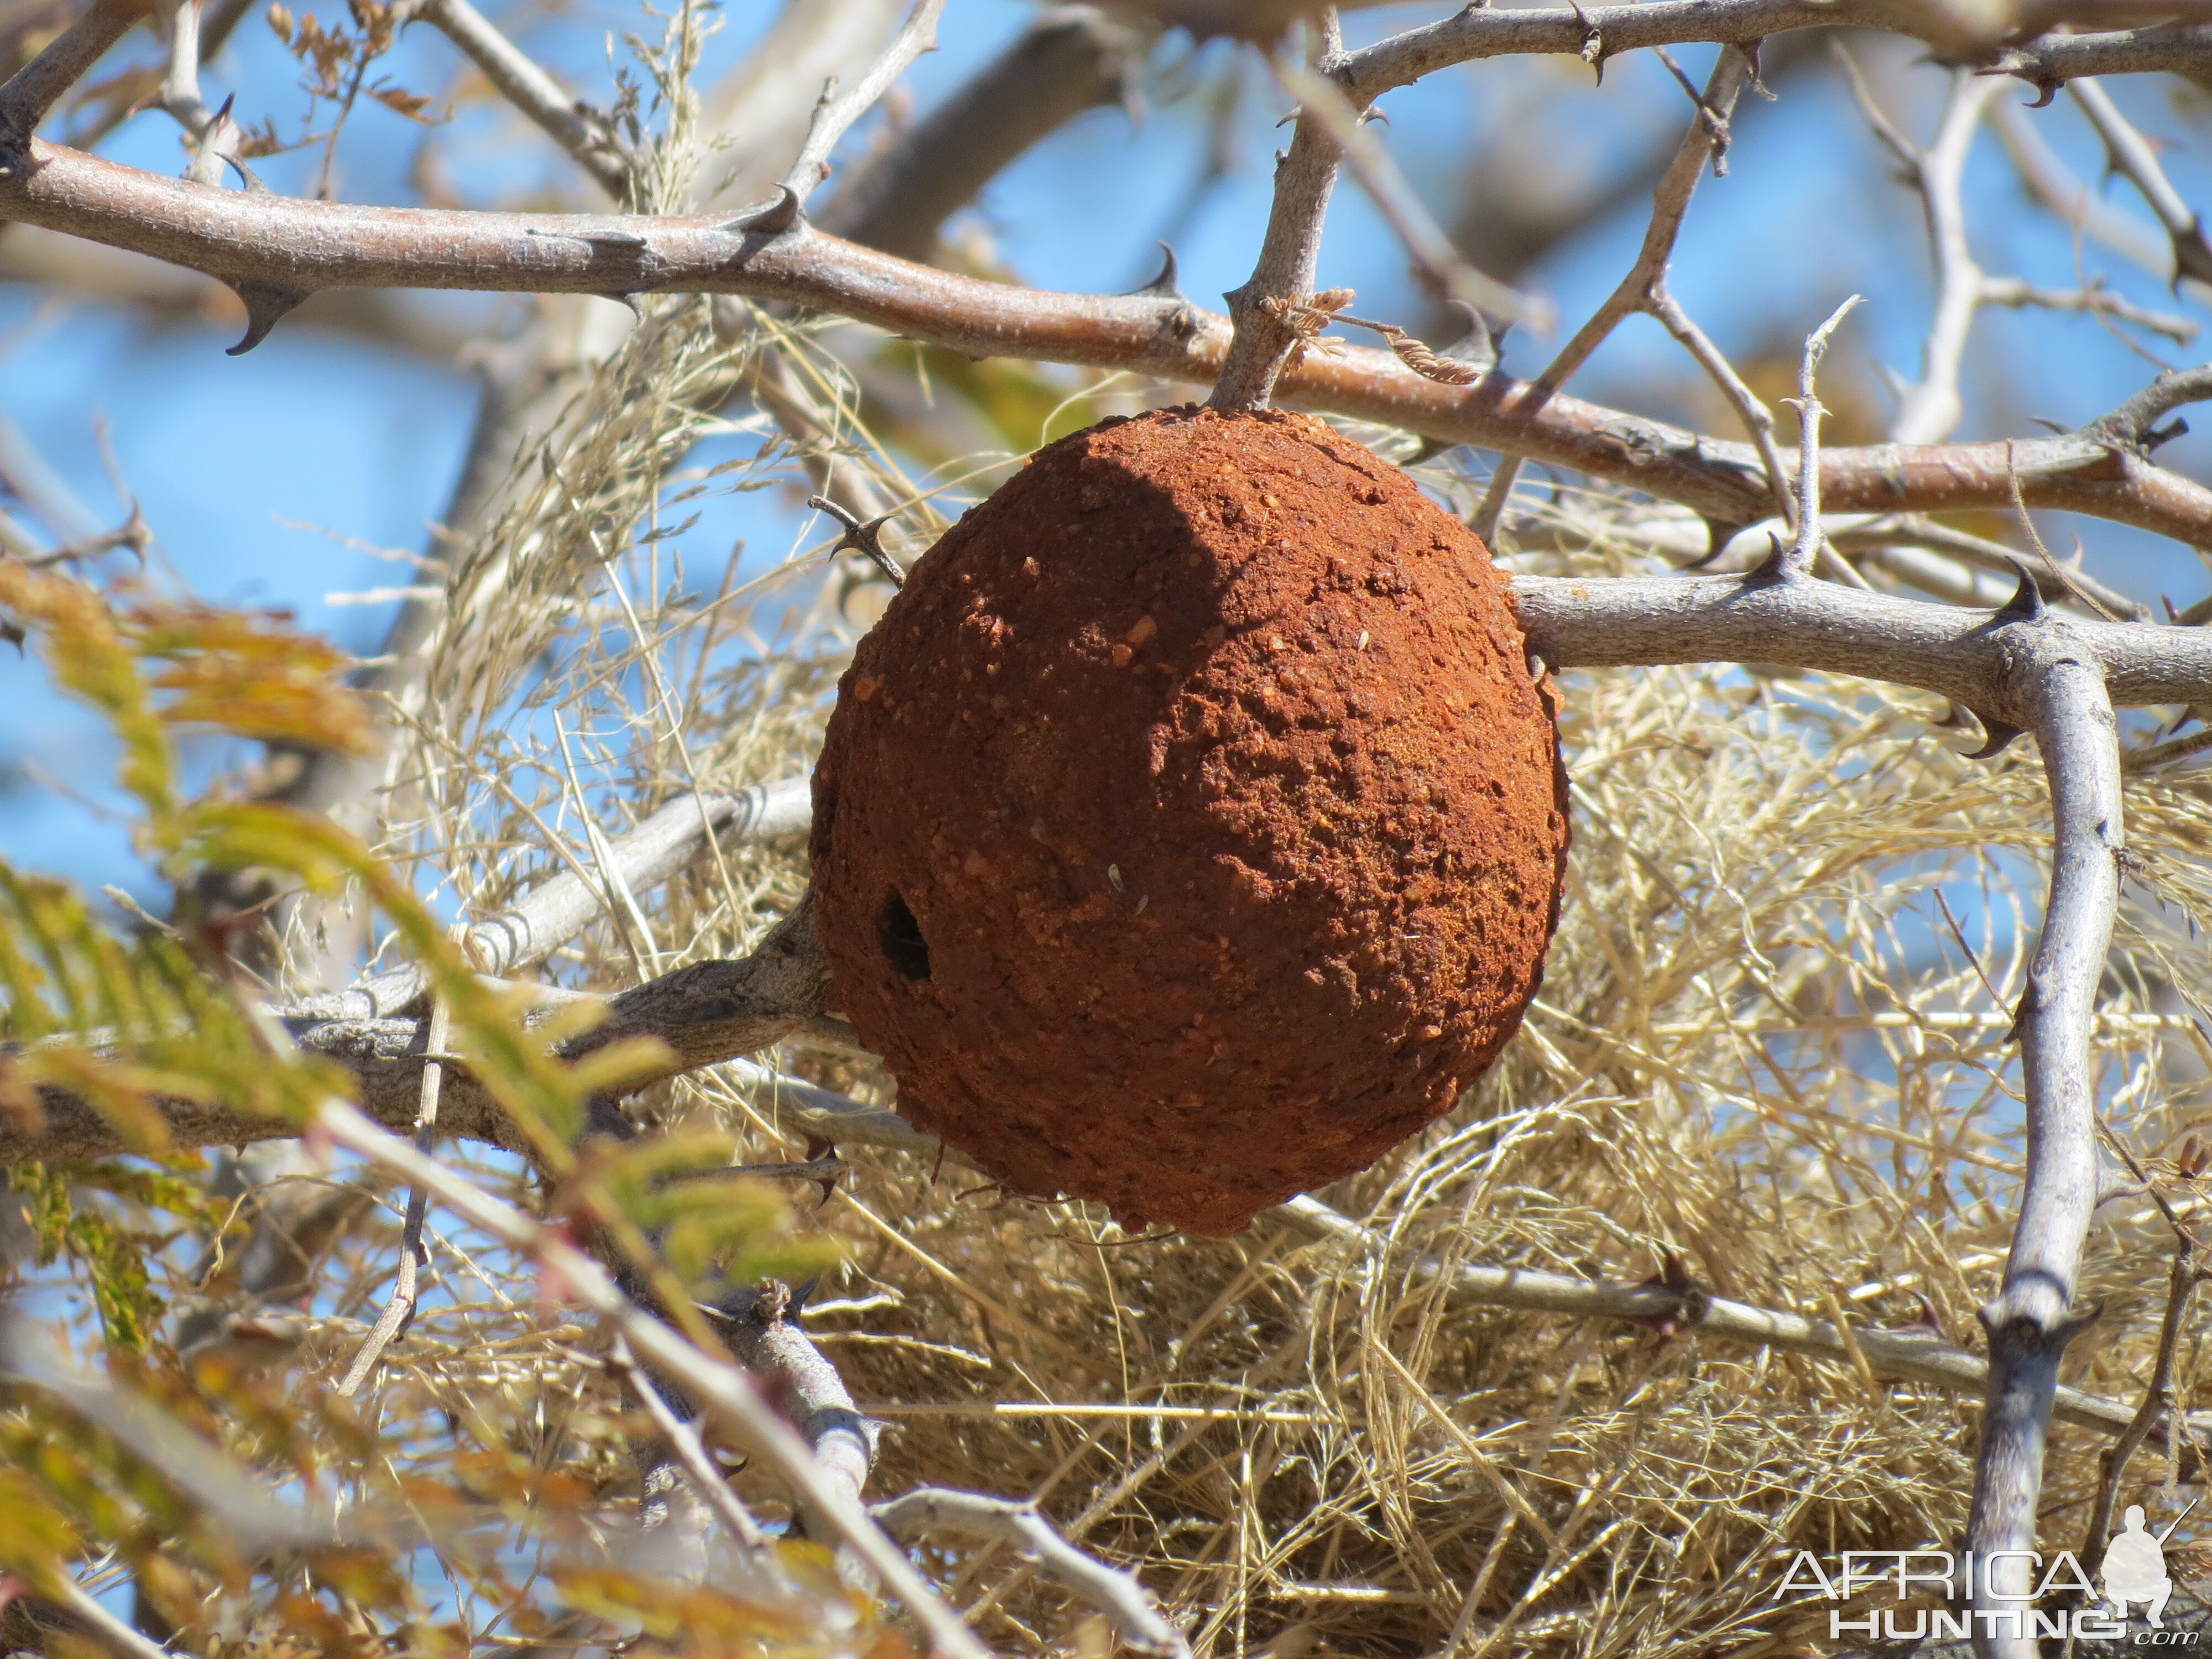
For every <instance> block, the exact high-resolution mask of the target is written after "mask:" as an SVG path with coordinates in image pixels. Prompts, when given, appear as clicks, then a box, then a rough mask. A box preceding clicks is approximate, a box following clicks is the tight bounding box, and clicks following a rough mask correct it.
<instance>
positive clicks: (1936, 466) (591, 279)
mask: <svg viewBox="0 0 2212 1659" xmlns="http://www.w3.org/2000/svg"><path fill="white" fill-rule="evenodd" d="M1292 154H1293V160H1294V161H1295V159H1296V154H1297V152H1296V149H1295V146H1294V148H1293V152H1292ZM0 216H6V217H10V218H16V219H21V220H25V221H27V222H33V223H40V224H46V225H48V226H49V227H50V228H55V229H60V230H65V231H67V232H69V233H70V234H76V235H82V236H86V237H88V238H89V239H91V240H96V241H105V242H107V243H109V244H110V245H112V246H120V247H127V248H132V249H135V250H137V251H138V252H146V253H150V254H153V255H155V257H157V258H166V259H168V260H169V261H171V262H172V263H173V264H183V265H187V266H190V267H191V268H192V269H195V270H204V271H207V272H208V273H209V274H210V275H213V276H219V277H221V278H222V280H224V281H226V282H228V283H231V284H232V285H233V286H234V287H240V286H243V287H246V288H249V289H252V288H256V287H267V288H272V289H281V290H286V291H289V292H293V293H301V292H305V291H307V290H308V289H322V288H341V287H422V288H458V289H497V290H503V291H523V292H540V293H547V292H550V293H617V292H640V291H660V292H708V293H732V294H749V295H752V296H754V297H756V298H760V299H776V300H788V301H793V302H796V303H799V304H801V305H806V306H811V307H815V308H817V309H820V310H825V311H833V312H837V313H842V314H843V315H846V316H848V317H852V318H854V319H855V320H858V321H861V322H866V323H872V324H874V325H878V326H880V327H884V328H887V329H890V330H891V331H894V332H897V333H901V334H904V335H907V336H909V337H914V338H918V339H923V340H927V341H931V342H933V343H939V344H942V345H947V346H950V347H951V348H953V349H956V350H959V351H963V352H966V353H968V354H969V355H970V356H1021V357H1026V358H1030V359H1035V360H1038V361H1044V362H1071V363H1082V364H1088V365H1091V366H1093V367H1097V368H1123V369H1130V370H1134V371H1136V372H1139V373H1143V374H1155V375H1158V376H1160V377H1161V378H1163V379H1167V380H1185V381H1194V382H1199V383H1201V384H1203V383H1206V382H1208V381H1212V380H1214V378H1215V375H1216V372H1217V370H1218V368H1219V366H1220V365H1221V363H1222V362H1223V356H1224V347H1225V343H1226V340H1225V333H1226V331H1225V327H1224V325H1223V322H1222V319H1220V318H1219V317H1218V316H1215V315H1212V314H1209V313H1205V312H1202V311H1200V310H1199V309H1198V308H1197V307H1194V306H1192V305H1190V304H1189V303H1188V301H1182V300H1179V299H1174V298H1155V297H1152V296H1146V295H1130V296H1121V297H1115V296H1099V295H1073V294H1057V293H1050V292H1047V291H1042V290H1037V289H1020V288H1014V287H1011V286H1009V285H1007V284H1005V283H987V282H982V281H979V280H976V279H975V278H972V277H966V276H957V275H955V274H953V273H951V272H949V271H943V270H934V269H932V268H930V267H927V266H921V265H916V264H910V263H909V262H908V261H905V260H901V259H894V258H890V257H888V256H886V255H884V254H881V253H877V252H872V251H871V250H868V249H865V248H859V247H855V246H853V245H852V244H850V243H848V242H843V241H841V240H838V239H836V238H835V237H831V236H828V235H825V234H823V233H822V232H820V231H817V230H815V229H813V228H811V227H809V226H807V225H805V223H804V222H800V223H799V224H797V225H794V226H793V227H792V228H790V229H788V230H786V231H782V232H781V233H775V232H769V231H761V230H750V229H749V228H747V222H746V221H745V220H744V218H743V217H740V218H738V219H736V220H732V219H730V218H728V217H726V216H690V217H665V218H661V217H647V216H617V215H599V216H591V215H530V214H495V213H477V214H471V213H463V212H447V211H441V210H427V209H398V208H369V207H356V206H350V205H347V204H333V203H320V202H305V201H296V200H292V199H290V198H287V197H275V196H262V195H253V194H248V193H246V192H243V191H216V190H210V189H205V188H203V187H201V186H198V185H191V184H189V183H186V182H184V181H181V180H175V179H162V178H160V177H157V176H156V175H154V174H151V173H143V172H140V171H138V170H137V169H135V168H131V167H123V166H120V165H118V164H117V163H114V162H111V161H103V160H100V159H99V158H97V157H94V156H88V155H83V154H82V153H81V152H77V151H73V150H69V149H63V148H61V147H58V146H54V145H48V144H46V143H37V142H34V143H33V145H32V146H31V155H30V159H29V164H28V165H27V166H21V167H13V168H11V169H10V170H9V173H8V175H7V176H6V177H5V178H0ZM1248 286H1249V285H1248ZM1283 389H1284V400H1285V401H1286V402H1289V403H1292V404H1297V405H1298V406H1301V407H1305V408H1316V409H1322V410H1330V411H1333V412H1335V413H1339V414H1344V415H1348V416H1353V417H1355V418H1358V419H1364V420H1372V421H1376V422H1383V423H1385V424H1389V425H1393V426H1397V427H1401V428H1405V429H1406V430H1408V431H1413V432H1417V433H1419V434H1420V435H1423V436H1425V437H1430V438H1433V439H1436V440H1437V441H1440V442H1443V443H1455V444H1458V443H1464V444H1473V445H1475V446H1477V447H1484V448H1490V449H1498V450H1510V451H1513V452H1516V453H1521V454H1523V455H1527V456H1528V457H1530V458H1532V459H1538V460H1542V461H1547V462H1550V463H1552V464H1553V465H1561V466H1568V467H1573V468H1575V469H1577V470H1578V471H1583V472H1586V473H1589V475H1591V476H1593V477H1601V478H1607V479H1610V480H1612V481H1613V482H1616V483H1625V484H1627V485H1629V486H1631V487H1632V488H1635V489H1644V490H1648V491H1649V492H1650V493H1651V494H1653V495H1662V496H1665V497H1668V499H1670V500H1674V501H1681V502H1683V503H1685V504H1686V505H1688V506H1690V507H1695V508H1696V509H1697V510H1698V511H1699V512H1700V513H1705V515H1707V516H1708V517H1710V518H1711V519H1712V520H1715V521H1716V522H1718V523H1723V524H1747V523H1750V522H1753V521H1754V520H1757V519H1759V518H1760V517H1762V516H1763V515H1764V513H1765V502H1766V500H1767V499H1768V497H1767V494H1766V485H1765V469H1764V468H1763V466H1762V465H1761V463H1760V460H1759V454H1758V452H1757V451H1756V450H1755V449H1754V448H1753V447H1752V446H1750V445H1748V444H1744V443H1732V442H1729V441H1723V440H1718V439H1714V438H1711V437H1707V436H1704V435H1699V434H1697V433H1692V432H1687V431H1685V430H1683V429H1681V428H1678V427H1672V426H1668V425H1667V424H1665V423H1664V422H1657V421H1650V420H1645V419H1644V418H1642V417H1640V416H1633V415H1628V414H1624V413H1622V412H1620V411H1619V410H1609V409H1605V408H1602V407H1601V406H1598V405H1595V404H1588V403H1585V402H1583V401H1582V400H1580V399H1577V398H1571V397H1570V396H1568V395H1567V394H1565V393H1564V392H1562V393H1559V394H1557V395H1555V396H1554V397H1553V398H1552V399H1551V400H1550V401H1549V402H1548V403H1547V404H1546V405H1545V406H1544V407H1543V408H1542V409H1541V410H1534V411H1532V412H1528V413H1526V414H1523V413H1522V412H1520V410H1518V409H1517V408H1516V404H1517V403H1518V400H1519V398H1520V396H1521V393H1522V385H1521V383H1520V382H1517V381H1516V380H1511V379H1510V378H1509V377H1507V376H1504V375H1499V374H1493V375H1491V376H1488V377H1486V379H1484V380H1482V381H1480V382H1479V383H1478V384H1476V385H1474V386H1444V385H1441V384H1439V383H1438V382H1436V381H1434V380H1425V379H1423V378H1422V377H1421V376H1419V375H1418V374H1413V372H1412V371H1410V370H1408V369H1407V368H1405V367H1404V365H1402V364H1401V363H1400V362H1398V360H1397V359H1396V358H1395V357H1394V356H1391V355H1390V354H1389V353H1388V352H1382V351H1375V350H1370V349H1362V348H1358V347H1347V348H1346V349H1344V350H1343V351H1341V352H1340V353H1335V354H1331V355H1327V356H1324V355H1323V354H1321V353H1318V352H1310V353H1308V354H1307V355H1306V356H1305V358H1304V361H1303V362H1300V363H1299V364H1298V365H1297V367H1296V368H1292V369H1291V370H1290V371H1289V372H1288V373H1287V374H1285V376H1284V379H1283ZM2192 395H2202V394H2192ZM2146 430H2147V429H2136V430H2133V431H2125V430H2122V429H2120V428H2118V427H2116V426H2107V425H2105V424H2103V423H2100V425H2099V426H2097V427H2094V428H2085V429H2084V431H2083V432H2082V433H2080V434H2075V435H2069V436H2066V437H2061V438H2049V439H2039V440H2036V441H2032V442H2026V443H2020V444H2017V445H2015V446H2014V452H2013V453H2014V456H2015V461H2016V463H2017V465H2018V469H2019V475H2020V482H2021V489H2022V492H2023V495H2024V497H2025V499H2026V500H2027V503H2028V504H2029V505H2030V506H2032V507H2057V508H2062V509H2064V510H2068V511H2072V512H2079V513H2089V514H2092V515H2093V516H2097V517H2101V518H2109V519H2112V520H2117V521H2118V522H2120V523H2124V524H2130V525H2134V526H2137V527H2138V528H2141V529H2146V530H2150V531H2153V532H2155V533H2157V534H2160V535H2166V536H2171V537H2173V538H2176V539H2179V540H2182V541H2185V542H2190V543H2191V544H2212V489H2206V488H2205V487H2204V486H2203V485H2201V484H2197V483H2193V482H2191V480H2188V479H2185V478H2183V477H2179V475H2177V474H2174V473H2172V472H2167V471H2163V470H2161V469H2160V468H2158V467H2155V466H2154V465H2150V464H2149V463H2148V462H2147V461H2146V460H2144V459H2142V447H2143V440H2144V438H2145V436H2146ZM1821 467H1822V471H1821V496H1822V499H1823V500H1824V501H1826V502H1827V503H1828V504H1829V506H1830V507H1831V508H1832V510H1835V511H1838V512H1849V511H1866V512H1897V511H1912V512H1940V511H1951V510H1957V509H1963V508H1969V507H1994V508H1996V509H1997V510H2000V511H2002V510H2003V509H2004V508H2005V507H2008V505H2009V504H2010V502H2011V500H2012V489H2011V483H2010V481H2009V478H2008V474H2007V471H2006V446H2005V445H2004V444H2002V443H2001V442H2000V443H1984V444H1950V445H1942V446H1930V447H1912V446H1899V445H1878V446H1871V447H1859V448H1832V449H1829V450H1827V451H1826V452H1825V453H1824V454H1823V456H1822V463H1821Z"/></svg>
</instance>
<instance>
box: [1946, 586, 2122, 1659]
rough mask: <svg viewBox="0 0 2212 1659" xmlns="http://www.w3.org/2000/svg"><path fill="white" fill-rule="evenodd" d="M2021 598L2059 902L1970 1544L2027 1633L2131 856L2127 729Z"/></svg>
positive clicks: (2025, 1006) (2026, 1656) (1995, 1592)
mask: <svg viewBox="0 0 2212 1659" xmlns="http://www.w3.org/2000/svg"><path fill="white" fill-rule="evenodd" d="M2081 626H2082V625H2081V624H2077V623H2070V622H2062V621H2059V620H2057V619H2056V618H2054V617H2051V615H2050V614H2049V613H2048V612H2047V611H2045V609H2044V607H2043V605H2042V602H2041V600H2040V599H2037V598H2035V597H2034V589H2033V585H2032V584H2029V583H2027V582H2023V583H2022V584H2021V603H2020V605H2019V606H2018V610H2017V612H2016V621H2015V622H2014V623H2012V624H2011V630H2010V631H2013V632H2015V634H2016V635H2017V636H2018V637H2017V638H2016V640H2015V641H2012V642H2011V644H2010V649H2009V650H2008V657H2009V659H2010V660H2009V662H2008V678H2009V679H2010V680H2012V681H2013V682H2014V684H2015V686H2016V688H2017V691H2018V695H2019V698H2020V701H2021V704H2022V705H2023V709H2024V713H2025V714H2026V716H2027V718H2026V719H2025V720H2024V721H2023V724H2024V725H2025V726H2027V729H2028V730H2030V731H2032V732H2033V733H2034V734H2035V739H2036V742H2037V744H2038V745H2039V747H2040V748H2041V750H2042V751H2043V763H2044V770H2045V774H2046V775H2047V776H2048V778H2049V780H2050V787H2051V809H2052V816H2053V817H2054V819H2055V820H2056V828H2055V831H2054V836H2053V842H2052V855H2051V897H2050V901H2049V902H2048V904H2047V905H2046V906H2045V912H2044V919H2043V932H2042V936H2041V938H2040V939H2039V940H2038V942H2037V945H2036V949H2035V955H2034V957H2033V960H2032V961H2031V962H2030V963H2029V966H2028V973H2027V992H2026V994H2024V995H2023V996H2022V998H2021V1007H2020V1017H2019V1021H2018V1024H2017V1025H2016V1026H2015V1030H2016V1032H2017V1034H2018V1036H2019V1038H2020V1042H2021V1069H2022V1072H2023V1073H2024V1076H2025V1079H2026V1083H2027V1177H2026V1180H2025V1181H2024V1182H2023V1183H2022V1186H2021V1200H2020V1214H2019V1218H2018V1220H2017V1222H2016V1223H2015V1227H2014V1231H2013V1243H2012V1252H2011V1255H2009V1256H2008V1258H2007V1260H2006V1262H2005V1271H2004V1279H2003V1283H2002V1286H2001V1288H2000V1289H1999V1291H1998V1292H1997V1294H1996V1297H1995V1298H1994V1299H1993V1300H1991V1301H1990V1303H1989V1304H1987V1305H1986V1306H1985V1307H1984V1308H1983V1309H1982V1310H1980V1311H1981V1320H1982V1324H1983V1326H1984V1328H1985V1329H1986V1330H1987V1331H1988V1333H1989V1339H1990V1384H1989V1392H1988V1395H1987V1396H1986V1398H1987V1401H1988V1403H1987V1406H1986V1408H1985V1409H1984V1413H1983V1419H1982V1443H1981V1449H1980V1453H1979V1455H1978V1460H1977V1463H1976V1467H1975V1471H1974V1504H1973V1511H1972V1517H1971V1518H1970V1520H1969V1521H1968V1522H1967V1547H1969V1548H1971V1549H1972V1550H1973V1551H1975V1553H1977V1554H1978V1555H1979V1556H1980V1558H1981V1559H1982V1560H1983V1561H1984V1563H1985V1566H1984V1571H1983V1574H1982V1576H1981V1579H1980V1582H1979V1583H1978V1584H1977V1585H1976V1587H1975V1591H1974V1599H1973V1605H1974V1606H1975V1607H1977V1608H1978V1609H1988V1610H1990V1611H1991V1612H2007V1611H2009V1612H2010V1613H2012V1614H2013V1617H2014V1620H2015V1622H2016V1623H2017V1622H2019V1616H2018V1611H2017V1610H2018V1609H2019V1608H2021V1607H2024V1606H2026V1605H2027V1600H2028V1598H2029V1597H2030V1596H2032V1595H2033V1591H2034V1589H2035V1584H2034V1575H2033V1572H2032V1571H2029V1570H2028V1569H2027V1563H2026V1559H2025V1558H2024V1557H2020V1556H2000V1555H1999V1554H1998V1553H1997V1552H2001V1551H2008V1550H2017V1551H2031V1550H2033V1548H2034V1547H2035V1518H2036V1508H2037V1503H2038V1500H2039V1497H2040V1495H2041V1492H2042V1487H2043V1455H2044V1445H2045V1439H2046V1438H2047V1437H2048V1434H2049V1431H2050V1420H2051V1407H2052V1402H2053V1400H2054V1397H2055V1395H2056V1392H2057V1384H2058V1367H2059V1362H2060V1360H2061V1359H2062V1358H2063V1356H2064V1353H2065V1350H2066V1345H2067V1343H2068V1342H2069V1341H2070V1340H2072V1339H2073V1338H2074V1336H2075V1334H2077V1333H2078V1332H2080V1331H2081V1329H2082V1328H2084V1327H2085V1326H2086V1325H2087V1323H2088V1322H2089V1320H2090V1319H2091V1318H2092V1317H2093V1310H2087V1309H2084V1308H2082V1307H2081V1306H2080V1305H2079V1304H2077V1303H2076V1301H2075V1288H2076V1280H2077V1275H2078V1273H2079V1271H2080V1267H2081V1245H2082V1241H2083V1240H2084V1239H2085V1238H2086V1237H2087V1234H2088V1231H2089V1218H2090V1214H2091V1212H2093V1210H2094V1209H2095V1208H2096V1205H2097V1196H2098V1185H2099V1163H2100V1160H2099V1155H2098V1152H2097V1125H2096V1090H2095V1084H2094V1080H2093V1079H2092V1077H2091V1076H2090V1073H2089V1034H2090V1025H2091V1022H2092V1020H2093V1018H2094V1016H2095V1013H2096V1004H2097V986H2098V981H2100V979H2101V978H2102V977H2103V975H2104V971H2105V953H2106V947H2107V946H2108V945H2110V943H2111V941H2112V923H2113V918H2114V916H2115V915H2116V913H2117V911H2118V906H2119V896H2120V866H2119V860H2120V854H2121V849H2122V848H2123V846H2124V839H2123V836H2122V831H2121V825H2120V757H2119V743H2118V731H2117V728H2116V726H2115V725H2114V722H2113V718H2112V698H2111V696H2109V695H2108V693H2107V690H2106V685H2105V684H2104V675H2103V672H2102V668H2101V665H2100V663H2099V661H2098V659H2097V658H2096V656H2095V654H2094V653H2093V651H2087V650H2084V649H2082V648H2081V644H2080V642H2079V641H2078V640H2077V639H2076V638H2075V631H2076V629H2078V628H2079V627H2081ZM1983 1622H1984V1629H1983V1630H1982V1631H1981V1632H1978V1650H1979V1651H1980V1652H1982V1653H1983V1654H1984V1656H1986V1659H2033V1655H2035V1654H2036V1653H2037V1652H2038V1651H2039V1647H2038V1644H2037V1643H2036V1641H2035V1638H2033V1637H2032V1636H2030V1635H2029V1634H2027V1632H2025V1631H2024V1630H2015V1631H2014V1632H2012V1633H2010V1634H2008V1633H2007V1632H2005V1630H2004V1629H2003V1628H2002V1621H2001V1620H1985V1621H1983Z"/></svg>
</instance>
